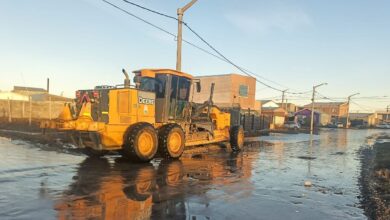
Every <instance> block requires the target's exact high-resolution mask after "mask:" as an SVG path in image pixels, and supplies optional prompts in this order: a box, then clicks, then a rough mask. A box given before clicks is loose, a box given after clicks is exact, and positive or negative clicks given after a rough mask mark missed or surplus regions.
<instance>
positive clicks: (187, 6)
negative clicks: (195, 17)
mask: <svg viewBox="0 0 390 220" xmlns="http://www.w3.org/2000/svg"><path fill="white" fill-rule="evenodd" d="M197 1H198V0H192V1H191V2H190V3H188V4H186V5H185V6H184V7H182V8H180V9H179V11H180V12H181V13H184V12H185V11H187V9H189V8H190V7H191V6H192V5H193V4H195V2H197Z"/></svg>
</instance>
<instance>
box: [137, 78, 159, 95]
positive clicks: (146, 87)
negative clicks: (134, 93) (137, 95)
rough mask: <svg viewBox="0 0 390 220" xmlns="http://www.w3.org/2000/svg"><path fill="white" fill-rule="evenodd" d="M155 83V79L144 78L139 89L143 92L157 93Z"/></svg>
mask: <svg viewBox="0 0 390 220" xmlns="http://www.w3.org/2000/svg"><path fill="white" fill-rule="evenodd" d="M155 82H156V80H155V79H154V78H151V77H142V78H141V83H140V86H139V89H140V90H143V91H148V92H154V91H155Z"/></svg>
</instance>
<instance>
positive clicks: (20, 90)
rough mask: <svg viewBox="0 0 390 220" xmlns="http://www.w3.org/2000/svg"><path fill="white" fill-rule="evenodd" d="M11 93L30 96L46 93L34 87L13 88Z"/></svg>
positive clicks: (44, 90)
mask: <svg viewBox="0 0 390 220" xmlns="http://www.w3.org/2000/svg"><path fill="white" fill-rule="evenodd" d="M12 92H14V93H19V94H23V95H27V96H30V95H36V94H45V93H47V90H46V89H42V88H35V87H26V86H14V90H12Z"/></svg>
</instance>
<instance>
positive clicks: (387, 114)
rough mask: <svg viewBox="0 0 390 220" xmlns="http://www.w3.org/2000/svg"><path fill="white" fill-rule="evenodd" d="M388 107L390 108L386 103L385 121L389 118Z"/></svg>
mask: <svg viewBox="0 0 390 220" xmlns="http://www.w3.org/2000/svg"><path fill="white" fill-rule="evenodd" d="M389 109H390V105H387V106H386V122H387V120H388V119H389Z"/></svg>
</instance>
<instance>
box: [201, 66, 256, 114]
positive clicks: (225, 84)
mask: <svg viewBox="0 0 390 220" xmlns="http://www.w3.org/2000/svg"><path fill="white" fill-rule="evenodd" d="M196 79H199V80H200V84H201V88H202V89H201V92H200V93H197V92H195V93H194V97H193V101H194V102H196V103H203V102H204V101H206V100H208V98H209V96H210V88H211V84H212V83H215V86H214V96H213V101H214V103H215V104H216V105H217V106H221V107H233V106H237V105H239V106H240V107H241V109H251V110H259V109H256V108H259V103H256V101H255V93H256V79H255V78H253V77H249V76H243V75H239V74H234V73H233V74H225V75H212V76H199V77H196Z"/></svg>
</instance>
